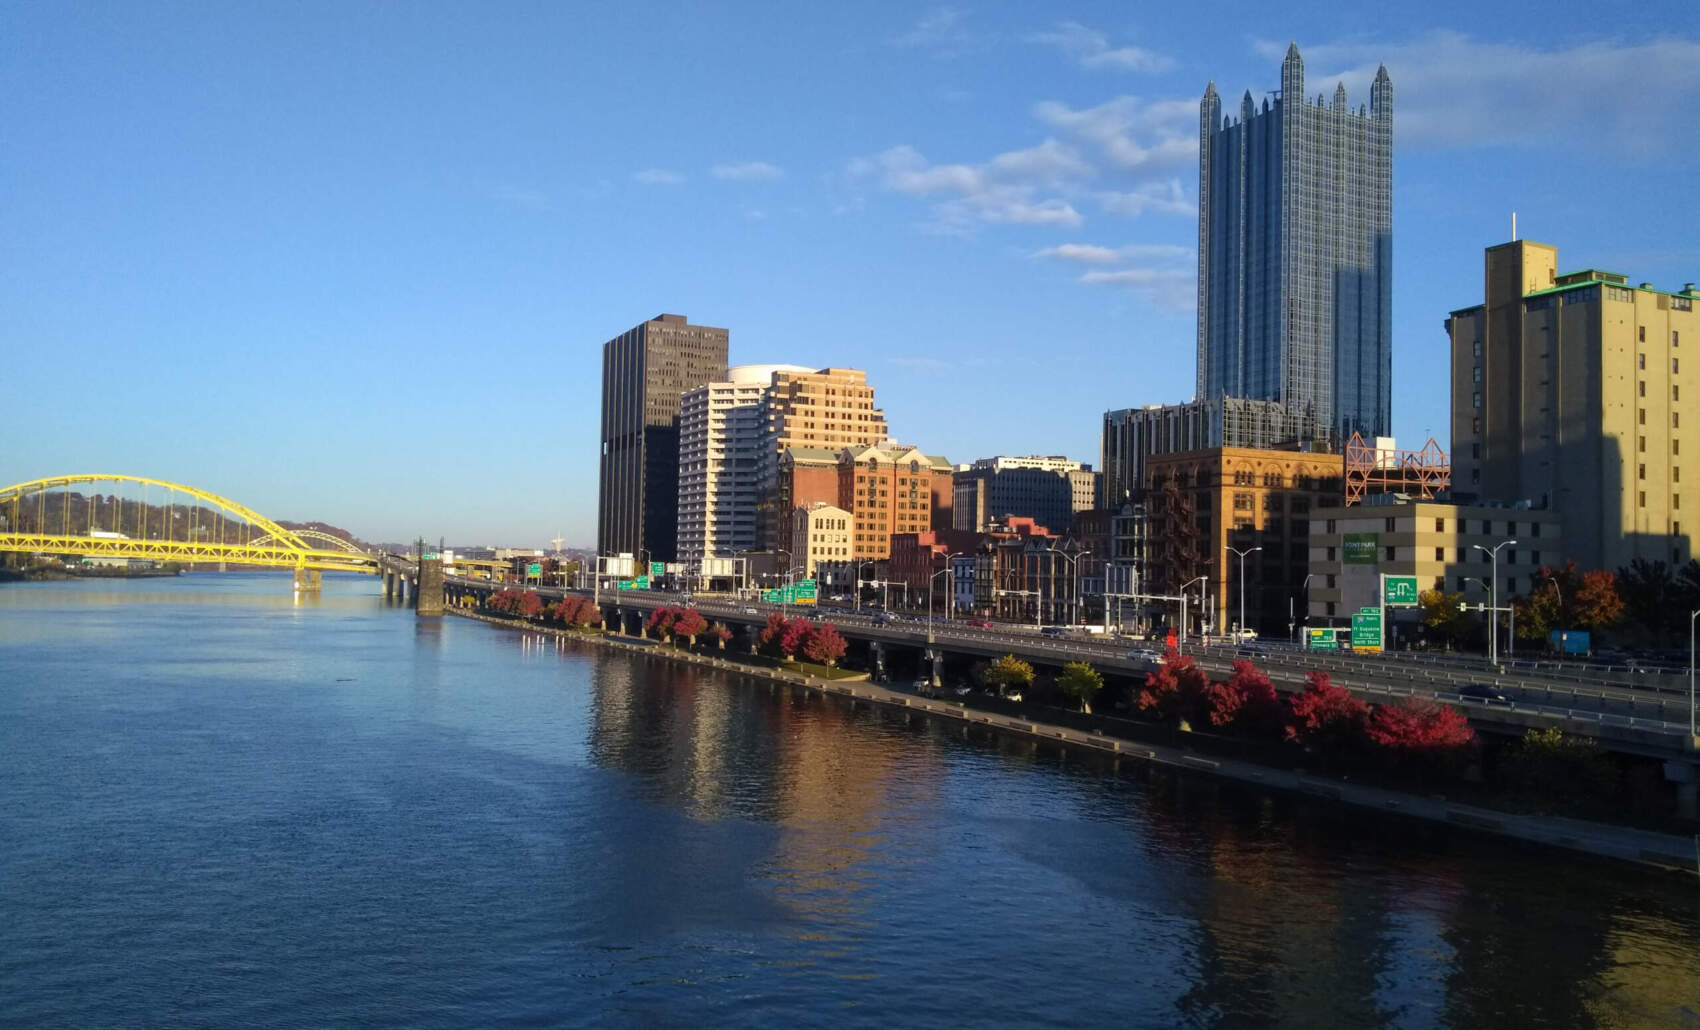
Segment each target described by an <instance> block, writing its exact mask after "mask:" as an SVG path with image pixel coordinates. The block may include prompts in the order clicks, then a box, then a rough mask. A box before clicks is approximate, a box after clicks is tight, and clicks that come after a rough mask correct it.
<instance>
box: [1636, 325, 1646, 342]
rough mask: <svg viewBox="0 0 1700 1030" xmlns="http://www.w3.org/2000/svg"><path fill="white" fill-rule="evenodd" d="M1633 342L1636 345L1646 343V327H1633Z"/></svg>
mask: <svg viewBox="0 0 1700 1030" xmlns="http://www.w3.org/2000/svg"><path fill="white" fill-rule="evenodd" d="M1635 342H1636V343H1646V342H1647V327H1646V326H1644V325H1638V326H1636V327H1635Z"/></svg>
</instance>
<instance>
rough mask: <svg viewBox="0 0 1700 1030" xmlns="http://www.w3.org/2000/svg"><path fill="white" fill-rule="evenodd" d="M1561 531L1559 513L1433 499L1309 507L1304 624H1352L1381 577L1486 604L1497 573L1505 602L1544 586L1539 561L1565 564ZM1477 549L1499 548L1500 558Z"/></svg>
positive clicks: (1371, 603)
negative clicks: (1411, 580)
mask: <svg viewBox="0 0 1700 1030" xmlns="http://www.w3.org/2000/svg"><path fill="white" fill-rule="evenodd" d="M1384 496H1385V495H1384ZM1562 532H1563V523H1562V520H1561V519H1560V517H1559V515H1558V513H1556V512H1552V511H1536V510H1533V509H1517V508H1505V507H1483V506H1479V505H1459V504H1447V503H1441V502H1438V501H1394V502H1392V503H1376V502H1370V503H1366V504H1360V505H1355V506H1353V507H1350V508H1345V507H1337V506H1336V507H1321V508H1315V509H1313V510H1312V511H1311V520H1310V573H1309V575H1310V576H1311V580H1310V584H1309V589H1308V590H1306V591H1304V593H1305V596H1306V597H1308V599H1309V605H1308V614H1309V616H1310V618H1309V622H1308V625H1311V626H1323V625H1330V624H1333V625H1348V624H1349V623H1350V620H1351V616H1352V613H1353V612H1356V611H1357V610H1358V609H1360V608H1364V607H1369V606H1374V605H1376V604H1378V603H1379V602H1378V601H1377V599H1376V598H1377V596H1378V593H1379V591H1380V588H1381V577H1382V576H1383V575H1387V576H1415V577H1417V588H1418V589H1419V590H1440V591H1443V592H1445V593H1449V594H1463V595H1464V601H1465V602H1466V603H1468V604H1485V603H1487V602H1488V601H1489V600H1490V598H1491V597H1492V592H1491V590H1490V588H1489V584H1491V583H1492V581H1493V577H1494V573H1495V571H1497V572H1498V575H1499V603H1500V604H1501V605H1504V604H1507V603H1508V599H1509V598H1512V597H1517V596H1521V595H1525V594H1528V593H1529V592H1530V591H1531V590H1533V589H1538V588H1539V587H1540V585H1541V584H1540V583H1539V582H1537V578H1538V577H1537V570H1539V569H1540V567H1541V566H1543V565H1550V566H1557V565H1558V564H1559V563H1560V562H1561V561H1562V559H1563V556H1564V554H1565V551H1566V548H1565V544H1564V540H1563V539H1562V536H1561V534H1562ZM1508 541H1514V542H1508ZM1481 547H1486V548H1493V547H1498V548H1499V554H1498V560H1497V561H1495V560H1494V558H1493V556H1491V555H1489V554H1486V553H1484V552H1483V551H1481V550H1480V549H1479V548H1481ZM1404 621H1405V622H1406V623H1407V624H1408V623H1410V622H1412V621H1414V620H1413V618H1409V617H1408V618H1406V619H1405V620H1404Z"/></svg>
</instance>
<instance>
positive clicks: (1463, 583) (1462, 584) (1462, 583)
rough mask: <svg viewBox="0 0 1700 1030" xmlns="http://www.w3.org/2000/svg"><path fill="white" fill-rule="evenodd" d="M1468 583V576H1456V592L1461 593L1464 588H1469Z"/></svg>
mask: <svg viewBox="0 0 1700 1030" xmlns="http://www.w3.org/2000/svg"><path fill="white" fill-rule="evenodd" d="M1469 583H1470V577H1468V576H1459V577H1458V592H1459V593H1460V594H1461V593H1463V592H1464V591H1465V590H1467V589H1469Z"/></svg>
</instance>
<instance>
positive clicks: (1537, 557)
mask: <svg viewBox="0 0 1700 1030" xmlns="http://www.w3.org/2000/svg"><path fill="white" fill-rule="evenodd" d="M1540 563H1541V552H1539V551H1530V552H1529V564H1530V565H1539V564H1540Z"/></svg>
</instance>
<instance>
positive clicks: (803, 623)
mask: <svg viewBox="0 0 1700 1030" xmlns="http://www.w3.org/2000/svg"><path fill="white" fill-rule="evenodd" d="M814 631H815V624H814V623H812V622H810V621H809V620H808V619H803V618H797V619H792V620H791V622H790V624H789V625H787V626H786V627H785V635H784V636H782V637H780V638H779V650H780V652H781V653H782V654H784V655H785V657H786V658H787V659H789V658H791V657H792V656H793V655H795V654H796V653H797V652H798V651H801V650H802V649H803V644H804V643H806V642H807V641H808V639H809V634H811V633H813V632H814Z"/></svg>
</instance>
